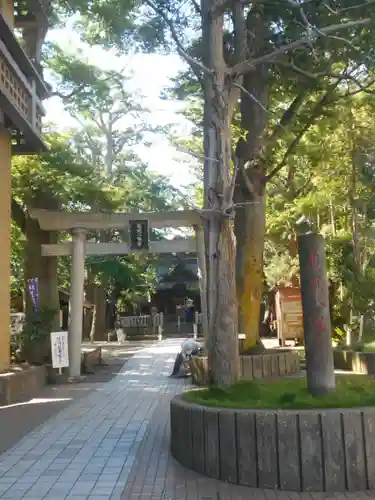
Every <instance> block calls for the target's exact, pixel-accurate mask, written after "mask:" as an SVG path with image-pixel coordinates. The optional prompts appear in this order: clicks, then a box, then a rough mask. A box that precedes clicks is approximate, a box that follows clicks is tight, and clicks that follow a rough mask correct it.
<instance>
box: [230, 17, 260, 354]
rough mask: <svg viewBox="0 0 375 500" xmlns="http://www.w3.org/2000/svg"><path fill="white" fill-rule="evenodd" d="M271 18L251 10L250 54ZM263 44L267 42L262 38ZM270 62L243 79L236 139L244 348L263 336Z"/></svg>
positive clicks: (238, 264)
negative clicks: (264, 152)
mask: <svg viewBox="0 0 375 500" xmlns="http://www.w3.org/2000/svg"><path fill="white" fill-rule="evenodd" d="M265 30H267V24H266V21H265V20H264V19H263V18H262V16H261V15H259V16H254V14H253V12H252V11H251V12H250V13H249V14H248V17H247V31H248V34H249V36H248V56H249V57H250V56H252V55H254V49H255V50H257V51H258V50H260V48H259V47H257V48H255V47H254V40H265V39H266V37H265V36H261V35H262V33H263V35H264V31H265ZM262 43H263V42H262ZM267 77H268V67H267V66H264V65H259V66H257V67H256V68H255V69H254V70H253V71H251V72H250V73H247V74H246V75H245V76H244V79H243V88H244V90H243V91H242V94H241V129H242V130H243V131H246V137H245V139H240V140H239V141H238V143H237V148H236V156H237V158H238V162H239V167H240V175H238V178H237V179H238V180H237V183H236V190H235V202H236V224H235V233H236V238H237V261H236V273H237V300H238V305H239V314H238V315H239V331H240V332H241V333H244V334H245V335H246V339H245V342H244V349H245V350H246V351H249V350H251V349H253V348H255V347H256V345H257V343H258V341H259V324H260V303H261V298H262V293H263V252H264V239H265V230H266V197H265V178H266V171H265V167H266V166H265V164H264V162H262V161H260V160H259V159H260V157H261V153H262V151H261V140H262V135H263V133H264V131H265V128H266V125H267V119H268V116H267V112H266V108H267V106H268V83H267Z"/></svg>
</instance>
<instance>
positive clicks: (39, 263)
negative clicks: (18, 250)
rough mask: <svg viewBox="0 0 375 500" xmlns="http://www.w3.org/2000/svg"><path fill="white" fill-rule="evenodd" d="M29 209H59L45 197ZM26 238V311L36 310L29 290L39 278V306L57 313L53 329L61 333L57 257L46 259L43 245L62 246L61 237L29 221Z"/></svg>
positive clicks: (37, 197) (38, 198) (27, 221)
mask: <svg viewBox="0 0 375 500" xmlns="http://www.w3.org/2000/svg"><path fill="white" fill-rule="evenodd" d="M29 206H30V207H31V206H32V207H33V208H47V209H56V207H57V206H58V203H57V202H56V201H55V200H52V199H48V200H47V199H46V197H45V196H44V195H40V196H39V195H36V197H35V198H34V199H33V200H30V201H29ZM25 230H26V238H27V244H26V247H25V289H26V311H30V310H32V309H33V307H34V306H33V304H32V301H31V297H30V294H29V292H28V288H27V280H29V279H31V278H38V288H39V304H40V306H42V307H43V306H45V307H49V308H51V309H54V310H55V311H56V317H55V320H54V322H53V325H52V326H53V329H56V330H58V329H59V314H58V313H59V310H60V300H59V290H58V273H57V264H58V261H57V259H58V258H57V257H44V256H42V245H43V244H51V243H58V234H57V233H56V232H53V231H42V230H41V229H40V227H39V224H38V222H37V221H36V220H34V219H31V218H30V217H26V227H25Z"/></svg>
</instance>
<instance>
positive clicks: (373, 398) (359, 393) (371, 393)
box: [184, 375, 375, 409]
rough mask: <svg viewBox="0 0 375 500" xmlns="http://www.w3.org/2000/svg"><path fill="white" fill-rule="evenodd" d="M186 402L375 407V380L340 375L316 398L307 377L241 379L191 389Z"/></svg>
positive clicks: (255, 406) (252, 406)
mask: <svg viewBox="0 0 375 500" xmlns="http://www.w3.org/2000/svg"><path fill="white" fill-rule="evenodd" d="M184 399H185V401H187V402H189V403H195V404H199V405H204V406H210V407H215V408H238V409H262V408H265V409H275V408H283V409H297V408H355V407H361V406H375V379H373V378H369V377H368V376H367V375H342V376H336V390H335V391H334V392H331V393H330V394H327V395H325V396H321V397H319V398H313V397H312V396H311V395H310V394H309V393H308V392H307V388H306V379H305V377H303V378H298V379H282V380H275V381H272V380H271V381H270V380H269V381H257V382H255V381H240V382H237V383H236V384H234V385H232V386H231V387H229V388H228V389H219V388H216V387H211V388H206V389H198V390H192V391H187V392H185V394H184Z"/></svg>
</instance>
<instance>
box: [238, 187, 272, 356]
mask: <svg viewBox="0 0 375 500" xmlns="http://www.w3.org/2000/svg"><path fill="white" fill-rule="evenodd" d="M235 227H236V229H235V231H236V236H237V262H236V265H237V300H238V307H239V314H238V316H239V321H238V325H239V326H238V328H239V332H240V333H244V334H245V335H246V338H245V342H244V350H245V351H249V350H251V349H253V348H255V347H256V346H257V344H259V325H260V302H261V298H262V294H263V252H264V239H265V231H266V197H265V193H264V192H263V194H262V193H260V194H259V195H255V196H252V204H251V205H247V206H246V205H245V206H243V207H241V209H240V210H238V209H237V211H236V224H235ZM258 347H259V346H258Z"/></svg>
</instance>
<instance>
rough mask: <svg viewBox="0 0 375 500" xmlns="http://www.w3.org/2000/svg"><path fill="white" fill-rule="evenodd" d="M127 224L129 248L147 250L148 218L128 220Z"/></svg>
mask: <svg viewBox="0 0 375 500" xmlns="http://www.w3.org/2000/svg"><path fill="white" fill-rule="evenodd" d="M129 226H130V248H131V250H148V249H149V233H148V220H131V221H129Z"/></svg>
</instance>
